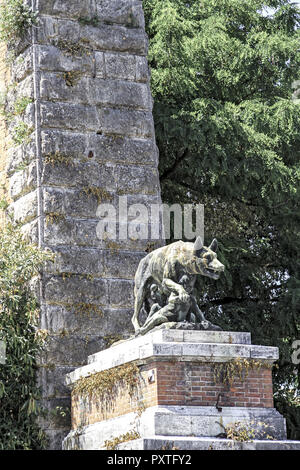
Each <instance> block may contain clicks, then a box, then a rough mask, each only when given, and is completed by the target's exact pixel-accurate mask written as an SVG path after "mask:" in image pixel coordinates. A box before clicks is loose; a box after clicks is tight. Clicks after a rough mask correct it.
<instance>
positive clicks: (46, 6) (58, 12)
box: [39, 0, 93, 19]
mask: <svg viewBox="0 0 300 470" xmlns="http://www.w3.org/2000/svg"><path fill="white" fill-rule="evenodd" d="M39 12H40V14H41V15H51V16H58V17H63V18H74V19H77V18H79V17H81V16H83V17H89V16H90V15H92V13H93V10H92V7H91V2H84V1H82V0H72V1H68V2H65V1H64V0H39Z"/></svg>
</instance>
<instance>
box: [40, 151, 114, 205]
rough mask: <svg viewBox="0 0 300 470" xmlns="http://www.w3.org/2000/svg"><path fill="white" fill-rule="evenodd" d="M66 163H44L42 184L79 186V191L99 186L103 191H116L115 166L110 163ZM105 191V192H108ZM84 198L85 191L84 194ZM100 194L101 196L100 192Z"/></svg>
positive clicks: (70, 161)
mask: <svg viewBox="0 0 300 470" xmlns="http://www.w3.org/2000/svg"><path fill="white" fill-rule="evenodd" d="M67 157H68V156H67V155H66V163H55V156H54V163H53V164H52V162H51V163H48V164H46V165H44V168H43V173H42V184H45V185H54V186H61V187H69V188H72V187H73V188H74V187H75V188H78V190H79V191H87V194H86V196H88V195H89V194H90V193H89V188H91V187H92V188H99V189H102V191H104V190H105V191H106V192H108V191H114V189H115V187H116V186H115V177H114V167H113V165H110V164H109V163H108V164H103V165H101V164H99V163H98V162H96V161H93V160H91V161H78V160H76V161H75V160H74V161H72V160H71V159H70V160H68V158H67ZM106 192H105V194H106ZM82 196H83V198H84V193H83V194H82ZM99 196H101V195H100V194H99Z"/></svg>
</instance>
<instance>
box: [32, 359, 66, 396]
mask: <svg viewBox="0 0 300 470" xmlns="http://www.w3.org/2000/svg"><path fill="white" fill-rule="evenodd" d="M73 369H74V367H70V366H57V365H55V364H52V365H51V364H48V365H43V366H41V367H39V371H38V386H39V387H41V390H42V397H43V398H56V397H66V398H69V389H68V387H67V386H66V385H65V381H64V378H65V375H66V374H67V373H70V372H71V371H72V370H73Z"/></svg>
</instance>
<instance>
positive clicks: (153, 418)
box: [64, 406, 300, 450]
mask: <svg viewBox="0 0 300 470" xmlns="http://www.w3.org/2000/svg"><path fill="white" fill-rule="evenodd" d="M234 422H241V423H248V424H249V423H251V428H252V429H255V430H256V432H257V436H258V435H259V434H260V432H261V424H260V423H261V422H263V423H264V426H265V430H266V431H267V434H268V435H270V436H271V437H272V438H273V439H276V440H278V439H285V438H286V426H285V419H284V418H283V417H282V416H281V415H280V413H278V411H277V410H275V409H274V408H238V407H226V408H222V411H218V410H217V409H216V408H215V407H213V406H153V407H151V408H147V409H146V410H145V411H144V412H143V413H142V414H141V415H140V416H139V415H137V414H136V413H128V414H126V415H122V416H119V417H117V418H112V419H108V420H105V421H101V422H98V423H94V424H91V425H89V426H85V427H84V428H82V429H80V431H79V430H78V429H77V430H75V431H72V432H71V433H70V434H69V435H68V437H67V438H66V439H65V440H64V449H66V450H71V449H72V450H74V449H86V450H96V449H100V448H104V446H105V441H112V440H113V439H115V438H119V437H120V436H122V435H124V434H126V433H128V431H135V432H137V433H138V434H139V436H141V438H143V439H140V440H141V441H147V439H148V436H152V437H151V439H152V438H155V439H158V438H159V439H161V438H162V437H163V438H164V439H165V440H168V441H170V440H172V439H173V436H174V437H176V439H179V438H180V437H181V439H183V440H186V441H187V442H188V440H189V439H191V438H193V439H194V437H197V438H198V439H199V438H200V437H211V438H215V437H216V436H218V435H220V434H222V433H224V426H227V425H229V424H231V423H234ZM265 435H266V432H265V433H264V436H265ZM257 436H256V437H257ZM264 436H262V437H264ZM223 441H224V439H222V442H223ZM149 442H150V441H149ZM230 442H232V441H230ZM299 444H300V443H299ZM149 445H150V444H149ZM148 448H149V449H150V447H148ZM156 448H157V447H155V449H156ZM185 448H187V447H185Z"/></svg>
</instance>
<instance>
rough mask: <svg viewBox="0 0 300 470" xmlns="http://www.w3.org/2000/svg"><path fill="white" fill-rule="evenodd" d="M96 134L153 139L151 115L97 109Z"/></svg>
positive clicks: (120, 110) (143, 112) (131, 111)
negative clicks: (97, 125)
mask: <svg viewBox="0 0 300 470" xmlns="http://www.w3.org/2000/svg"><path fill="white" fill-rule="evenodd" d="M98 123H99V127H98V132H100V131H101V132H102V133H104V134H117V135H126V136H129V137H142V138H143V137H148V138H149V137H153V135H154V124H153V118H152V113H151V112H147V111H136V110H134V111H133V110H129V109H112V108H99V109H98Z"/></svg>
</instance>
